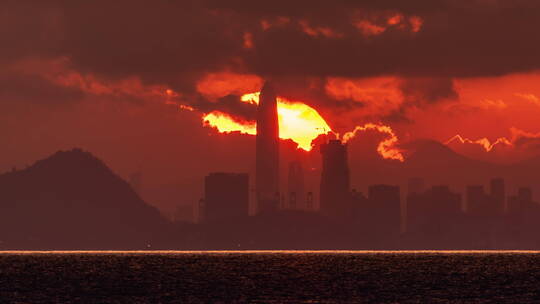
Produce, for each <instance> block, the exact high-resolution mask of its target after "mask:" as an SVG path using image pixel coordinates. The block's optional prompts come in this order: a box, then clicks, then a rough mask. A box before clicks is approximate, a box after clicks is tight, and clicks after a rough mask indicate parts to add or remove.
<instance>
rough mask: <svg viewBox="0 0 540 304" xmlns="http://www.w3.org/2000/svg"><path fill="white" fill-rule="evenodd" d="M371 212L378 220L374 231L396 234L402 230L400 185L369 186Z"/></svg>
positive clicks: (374, 225) (382, 233) (383, 233)
mask: <svg viewBox="0 0 540 304" xmlns="http://www.w3.org/2000/svg"><path fill="white" fill-rule="evenodd" d="M368 201H369V204H370V206H371V209H372V210H371V212H370V214H371V215H372V216H373V218H374V219H375V220H376V223H374V224H373V227H374V231H375V230H377V231H379V232H380V233H381V235H396V234H398V233H399V232H400V230H401V204H400V201H401V198H400V190H399V186H391V185H373V186H369V188H368Z"/></svg>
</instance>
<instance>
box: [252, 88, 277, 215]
mask: <svg viewBox="0 0 540 304" xmlns="http://www.w3.org/2000/svg"><path fill="white" fill-rule="evenodd" d="M255 158H256V168H255V175H256V176H255V183H256V185H255V191H256V198H257V208H258V212H259V213H261V212H272V211H276V210H277V209H279V203H280V202H279V198H280V195H279V192H280V191H279V123H278V113H277V95H276V92H275V90H274V87H273V86H272V84H270V83H269V82H266V83H265V84H264V86H263V88H262V90H261V95H260V98H259V106H258V109H257V139H256V156H255Z"/></svg>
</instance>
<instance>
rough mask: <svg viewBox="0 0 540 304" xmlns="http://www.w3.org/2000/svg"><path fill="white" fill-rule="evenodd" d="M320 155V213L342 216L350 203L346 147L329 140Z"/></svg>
mask: <svg viewBox="0 0 540 304" xmlns="http://www.w3.org/2000/svg"><path fill="white" fill-rule="evenodd" d="M321 154H322V173H321V190H320V198H321V201H320V204H321V212H322V213H323V214H326V215H329V216H343V215H345V214H346V213H347V207H348V206H349V205H350V201H351V195H350V191H349V190H350V177H349V164H348V161H347V146H346V145H345V144H342V143H341V142H340V141H339V140H331V141H329V142H328V143H326V144H323V145H321Z"/></svg>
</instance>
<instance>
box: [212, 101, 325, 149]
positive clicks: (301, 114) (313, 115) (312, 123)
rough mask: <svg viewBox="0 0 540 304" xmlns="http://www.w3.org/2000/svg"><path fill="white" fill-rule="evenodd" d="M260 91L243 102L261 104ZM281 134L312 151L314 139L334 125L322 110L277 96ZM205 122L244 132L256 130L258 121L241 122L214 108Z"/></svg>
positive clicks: (281, 136) (216, 126)
mask: <svg viewBox="0 0 540 304" xmlns="http://www.w3.org/2000/svg"><path fill="white" fill-rule="evenodd" d="M259 95H260V93H259V92H256V93H250V94H245V95H243V96H242V97H241V100H242V102H246V103H251V104H259ZM277 102H278V119H279V137H280V138H281V139H284V140H287V139H290V140H292V141H294V142H295V143H296V144H297V145H298V148H300V149H303V150H306V151H311V149H312V146H311V143H312V141H313V140H315V138H317V137H318V136H319V135H321V134H328V133H329V132H331V131H332V129H331V128H330V127H329V126H328V124H327V123H326V121H325V120H324V119H323V118H322V117H321V116H320V115H319V113H318V112H317V111H316V110H315V109H313V108H312V107H310V106H308V105H306V104H305V103H302V102H298V101H290V100H287V99H285V98H281V97H278V100H277ZM203 121H204V123H205V124H207V125H209V126H211V127H214V128H216V129H217V130H218V131H219V132H220V133H231V132H240V133H243V134H250V135H255V134H257V128H256V124H255V123H253V122H246V121H244V122H239V121H237V120H235V119H234V118H233V117H231V116H230V115H228V114H226V113H223V112H218V111H214V112H211V113H209V114H206V115H204V117H203Z"/></svg>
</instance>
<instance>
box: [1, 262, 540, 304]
mask: <svg viewBox="0 0 540 304" xmlns="http://www.w3.org/2000/svg"><path fill="white" fill-rule="evenodd" d="M0 302H1V303H246V302H255V303H447V302H451V303H529V302H530V303H540V254H539V253H536V252H442V253H441V252H54V253H51V252H39V253H35V252H33V253H30V252H5V253H0Z"/></svg>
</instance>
